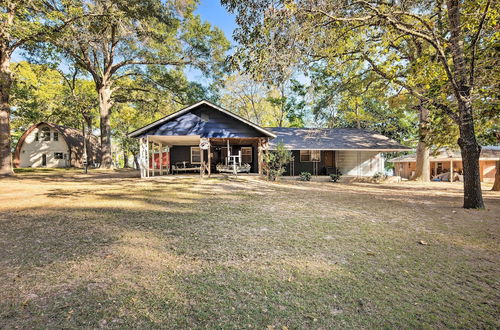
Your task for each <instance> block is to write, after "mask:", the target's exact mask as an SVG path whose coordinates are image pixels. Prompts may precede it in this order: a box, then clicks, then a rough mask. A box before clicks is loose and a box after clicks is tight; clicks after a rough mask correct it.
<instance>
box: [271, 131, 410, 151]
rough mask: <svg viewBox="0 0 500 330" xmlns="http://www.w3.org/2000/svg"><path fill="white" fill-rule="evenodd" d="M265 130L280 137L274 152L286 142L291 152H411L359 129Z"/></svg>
mask: <svg viewBox="0 0 500 330" xmlns="http://www.w3.org/2000/svg"><path fill="white" fill-rule="evenodd" d="M266 129H267V130H268V131H271V132H273V133H274V134H276V135H277V137H276V138H275V139H273V140H271V141H270V148H271V149H275V148H276V145H277V144H278V143H279V142H283V143H284V145H285V147H286V148H287V149H290V150H376V151H411V150H412V149H411V148H408V147H405V146H403V145H401V144H399V143H398V142H396V141H394V140H392V139H390V138H388V137H386V136H384V135H382V134H379V133H375V132H370V131H367V130H362V129H357V128H295V127H267V128H266Z"/></svg>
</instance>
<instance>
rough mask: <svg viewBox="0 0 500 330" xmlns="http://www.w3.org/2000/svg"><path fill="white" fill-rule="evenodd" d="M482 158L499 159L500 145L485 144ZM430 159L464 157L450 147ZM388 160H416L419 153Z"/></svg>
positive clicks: (433, 154)
mask: <svg viewBox="0 0 500 330" xmlns="http://www.w3.org/2000/svg"><path fill="white" fill-rule="evenodd" d="M479 158H481V159H492V160H499V159H500V146H484V147H481V155H480V156H479ZM429 159H430V160H432V161H436V160H452V159H453V160H460V159H462V154H461V153H460V150H457V149H450V148H439V149H438V150H436V152H435V153H431V155H430V156H429ZM387 161H388V162H392V163H401V162H416V161H417V155H416V154H415V153H412V154H408V155H404V156H400V157H396V158H393V159H388V160H387Z"/></svg>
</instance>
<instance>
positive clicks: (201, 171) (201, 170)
mask: <svg viewBox="0 0 500 330" xmlns="http://www.w3.org/2000/svg"><path fill="white" fill-rule="evenodd" d="M204 174H205V165H204V164H203V149H201V147H200V176H201V177H202V178H203V175H204Z"/></svg>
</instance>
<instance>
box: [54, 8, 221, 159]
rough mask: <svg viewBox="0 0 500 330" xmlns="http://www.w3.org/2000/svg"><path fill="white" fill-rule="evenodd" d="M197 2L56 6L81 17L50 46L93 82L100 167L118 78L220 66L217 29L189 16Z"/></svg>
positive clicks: (106, 156)
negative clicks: (157, 68) (152, 68)
mask: <svg viewBox="0 0 500 330" xmlns="http://www.w3.org/2000/svg"><path fill="white" fill-rule="evenodd" d="M196 4H197V1H195V0H186V1H175V0H168V1H161V0H113V1H111V0H92V1H87V2H79V1H69V2H67V3H66V2H64V3H62V4H61V5H60V6H59V7H58V11H59V12H61V13H64V14H65V15H68V16H74V15H76V16H83V17H85V19H82V20H75V21H74V22H73V24H70V25H69V26H68V29H67V30H65V31H64V32H63V33H60V34H57V35H54V36H53V38H52V39H50V42H51V43H52V44H54V45H55V46H57V47H58V48H59V49H60V50H61V52H62V53H63V54H64V55H66V56H67V57H68V58H71V60H73V61H75V62H76V63H77V64H78V65H79V66H80V67H81V68H82V69H84V70H86V71H87V72H88V73H89V74H90V75H91V76H92V78H93V80H94V82H95V86H96V91H97V94H98V101H99V110H100V131H101V152H102V162H101V166H102V167H103V168H111V167H112V156H111V126H110V118H111V111H112V107H113V104H114V100H113V94H114V93H115V92H116V91H117V90H118V89H120V88H121V87H120V86H119V84H117V82H118V81H119V80H120V79H123V78H124V77H129V76H133V75H140V74H142V73H143V72H144V67H145V66H148V65H161V66H169V67H184V66H186V65H192V66H195V67H198V68H200V69H202V70H204V71H205V72H209V71H210V70H215V68H216V67H217V66H218V65H219V64H220V63H221V62H222V60H223V58H224V54H225V52H226V50H227V49H228V47H229V44H228V42H227V40H226V39H225V37H224V35H223V33H222V32H221V31H220V30H219V29H217V28H212V27H211V26H210V25H209V24H208V23H203V22H201V20H200V18H199V17H198V16H195V15H194V14H193V10H194V9H195V6H196ZM96 17H98V18H96Z"/></svg>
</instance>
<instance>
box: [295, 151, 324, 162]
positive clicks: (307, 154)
mask: <svg viewBox="0 0 500 330" xmlns="http://www.w3.org/2000/svg"><path fill="white" fill-rule="evenodd" d="M320 160H321V152H320V151H319V150H300V161H301V162H319V161H320Z"/></svg>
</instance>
